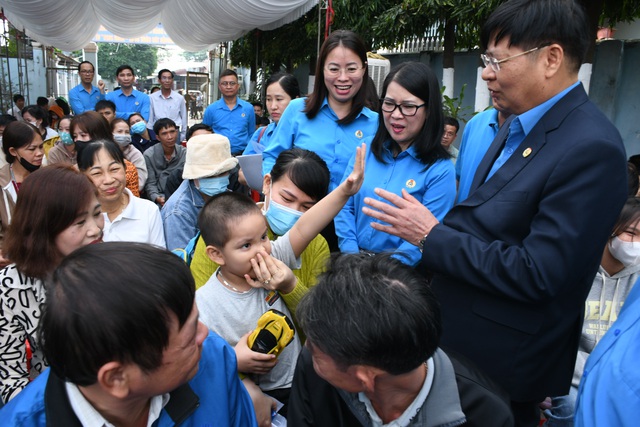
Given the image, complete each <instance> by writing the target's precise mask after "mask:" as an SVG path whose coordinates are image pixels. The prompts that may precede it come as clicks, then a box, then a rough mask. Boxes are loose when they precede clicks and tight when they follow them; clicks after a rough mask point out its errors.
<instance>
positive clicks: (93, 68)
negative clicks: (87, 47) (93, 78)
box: [78, 61, 96, 72]
mask: <svg viewBox="0 0 640 427" xmlns="http://www.w3.org/2000/svg"><path fill="white" fill-rule="evenodd" d="M82 64H89V65H91V70H92V71H96V67H95V66H94V65H93V63H91V62H89V61H82V62H81V63H79V64H78V72H79V71H80V68H82Z"/></svg>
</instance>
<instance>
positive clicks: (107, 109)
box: [96, 99, 116, 124]
mask: <svg viewBox="0 0 640 427" xmlns="http://www.w3.org/2000/svg"><path fill="white" fill-rule="evenodd" d="M96 113H98V114H100V115H101V116H102V117H104V118H105V119H107V121H108V122H109V124H111V121H112V120H113V119H115V118H116V104H114V103H113V102H111V101H107V100H106V99H103V100H101V101H98V102H96Z"/></svg>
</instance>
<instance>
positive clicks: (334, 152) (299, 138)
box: [262, 30, 378, 191]
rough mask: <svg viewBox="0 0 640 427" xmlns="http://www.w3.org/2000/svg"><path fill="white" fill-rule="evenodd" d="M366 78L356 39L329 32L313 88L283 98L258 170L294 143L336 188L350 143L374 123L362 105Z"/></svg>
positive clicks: (371, 129)
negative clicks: (321, 165) (316, 160)
mask: <svg viewBox="0 0 640 427" xmlns="http://www.w3.org/2000/svg"><path fill="white" fill-rule="evenodd" d="M368 80H369V71H368V68H367V48H366V46H365V44H364V42H363V41H362V39H361V38H360V37H359V36H358V35H357V34H355V33H353V32H351V31H344V30H340V31H334V32H333V33H331V35H330V36H329V37H328V38H327V40H325V42H324V43H323V44H322V47H321V49H320V55H319V57H318V64H317V67H316V84H315V86H314V88H313V92H312V93H311V94H310V95H309V96H308V97H306V98H300V99H294V100H293V101H291V102H290V103H289V106H288V107H287V109H286V110H285V111H284V114H283V115H282V117H281V118H280V122H279V123H278V126H277V127H276V130H275V132H274V133H273V135H272V136H271V138H270V140H269V145H268V147H266V149H265V151H264V152H263V153H262V155H263V167H262V172H263V175H264V174H267V173H269V172H270V171H271V168H272V167H273V165H274V163H275V161H276V158H277V157H278V155H279V154H280V153H281V152H282V151H284V150H286V149H289V148H292V147H298V148H304V149H307V150H309V151H313V152H314V153H316V154H318V155H319V156H320V158H322V160H324V161H325V163H326V164H327V166H328V167H329V171H330V173H331V181H330V184H329V191H331V190H333V189H334V188H335V187H337V186H338V184H340V181H341V180H342V175H343V174H344V171H345V169H346V166H347V163H348V162H349V159H350V158H351V157H352V156H353V154H354V153H355V152H356V147H358V146H359V145H360V144H361V143H362V142H363V141H366V140H367V138H369V139H371V138H372V137H373V135H374V134H375V132H376V128H377V126H378V114H377V113H375V112H373V111H371V110H370V109H368V108H366V107H365V101H366V96H367V84H368Z"/></svg>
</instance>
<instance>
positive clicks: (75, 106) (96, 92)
mask: <svg viewBox="0 0 640 427" xmlns="http://www.w3.org/2000/svg"><path fill="white" fill-rule="evenodd" d="M95 72H96V71H95V67H94V66H93V64H92V63H91V62H89V61H82V62H81V63H80V64H79V65H78V74H80V84H79V85H78V86H76V87H74V88H72V89H71V90H70V91H69V104H71V109H72V110H73V113H74V114H75V115H76V116H77V115H78V114H82V113H84V112H85V111H92V110H93V109H94V107H95V105H96V102H98V101H101V100H103V99H104V97H105V85H104V82H103V81H102V80H98V86H97V87H96V86H94V85H93V78H94V76H95Z"/></svg>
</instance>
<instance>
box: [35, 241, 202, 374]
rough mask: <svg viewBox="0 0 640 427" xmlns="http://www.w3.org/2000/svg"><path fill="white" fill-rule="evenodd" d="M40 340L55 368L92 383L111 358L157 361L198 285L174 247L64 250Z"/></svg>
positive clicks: (147, 365)
mask: <svg viewBox="0 0 640 427" xmlns="http://www.w3.org/2000/svg"><path fill="white" fill-rule="evenodd" d="M47 291H48V292H47V304H46V305H45V309H44V314H43V317H42V321H41V322H40V325H41V334H40V340H41V345H42V348H43V351H44V354H45V357H46V358H47V360H48V362H49V364H50V366H51V369H52V370H53V371H54V372H55V373H56V374H57V375H58V376H59V377H60V378H63V379H64V380H66V381H70V382H72V383H74V384H77V385H79V386H89V385H91V384H94V383H95V382H96V381H97V373H98V371H99V369H100V368H101V367H102V366H103V365H104V364H105V363H108V362H110V361H114V360H115V361H119V362H122V363H134V364H136V365H138V366H139V367H140V368H141V369H143V370H144V371H145V372H152V371H153V370H155V369H157V368H158V367H160V365H161V363H162V356H163V351H164V349H165V348H166V346H167V344H168V342H169V330H170V324H171V318H170V314H169V313H173V314H175V316H176V317H177V319H178V323H179V325H180V327H182V326H183V325H184V324H185V322H186V320H187V319H188V318H189V315H190V314H191V312H192V310H193V302H194V297H195V285H194V282H193V277H192V275H191V272H190V271H189V268H188V267H187V266H186V264H185V263H184V262H183V261H182V260H181V259H180V258H178V257H176V256H175V255H173V254H172V253H171V252H169V251H167V250H165V249H161V248H157V247H155V246H151V245H147V244H143V243H132V242H105V243H101V244H99V245H88V246H85V247H83V248H80V249H78V250H76V251H75V252H73V253H72V254H71V255H69V256H68V257H66V258H65V259H64V260H63V261H62V262H61V264H60V265H59V267H58V268H57V269H56V271H55V273H54V274H53V278H52V280H51V281H50V282H49V283H48V284H47Z"/></svg>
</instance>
